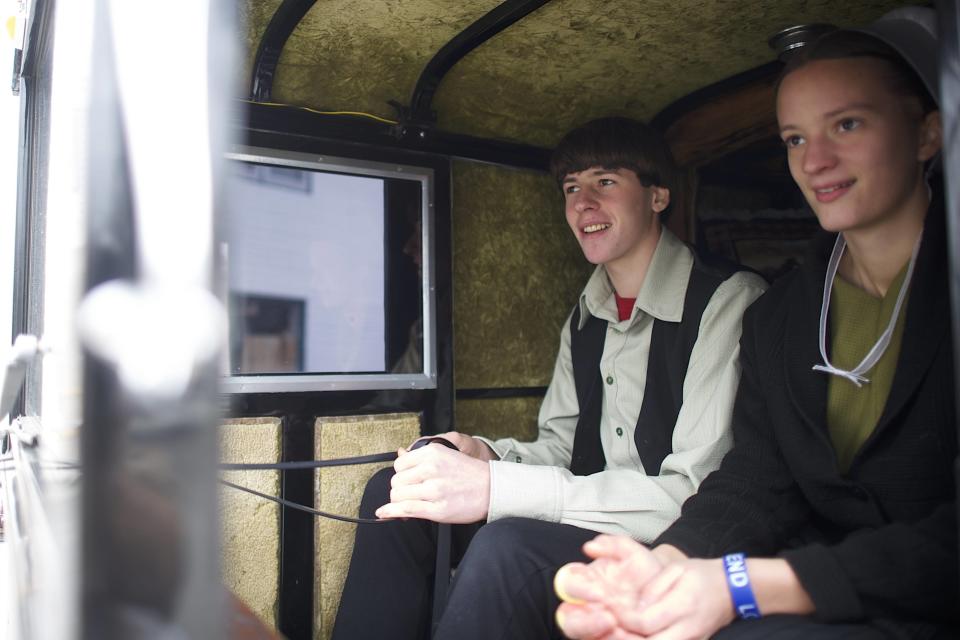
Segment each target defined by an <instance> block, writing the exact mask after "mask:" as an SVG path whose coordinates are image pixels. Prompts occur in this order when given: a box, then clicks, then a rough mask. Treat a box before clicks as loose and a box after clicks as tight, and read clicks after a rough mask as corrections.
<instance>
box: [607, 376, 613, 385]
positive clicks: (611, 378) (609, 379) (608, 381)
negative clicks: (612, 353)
mask: <svg viewBox="0 0 960 640" xmlns="http://www.w3.org/2000/svg"><path fill="white" fill-rule="evenodd" d="M607 384H613V376H607Z"/></svg>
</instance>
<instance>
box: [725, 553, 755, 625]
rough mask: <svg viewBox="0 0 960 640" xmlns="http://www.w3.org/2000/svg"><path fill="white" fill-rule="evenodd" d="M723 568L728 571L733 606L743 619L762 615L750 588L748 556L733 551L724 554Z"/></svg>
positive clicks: (728, 583)
mask: <svg viewBox="0 0 960 640" xmlns="http://www.w3.org/2000/svg"><path fill="white" fill-rule="evenodd" d="M723 570H724V571H726V573H727V585H728V586H729V587H730V597H731V598H732V599H733V608H734V610H735V611H736V612H737V616H739V617H740V618H741V619H743V620H749V619H750V618H759V617H760V607H758V606H757V599H756V598H755V597H754V596H753V589H751V588H750V576H748V575H747V556H746V555H744V554H742V553H731V554H728V555H725V556H723Z"/></svg>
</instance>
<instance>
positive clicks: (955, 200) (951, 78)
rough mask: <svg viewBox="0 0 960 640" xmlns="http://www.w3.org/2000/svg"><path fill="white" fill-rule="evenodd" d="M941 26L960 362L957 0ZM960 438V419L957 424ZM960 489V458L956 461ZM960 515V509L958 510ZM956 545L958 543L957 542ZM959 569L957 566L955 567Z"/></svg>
mask: <svg viewBox="0 0 960 640" xmlns="http://www.w3.org/2000/svg"><path fill="white" fill-rule="evenodd" d="M937 18H938V21H939V26H940V116H941V118H942V119H943V147H942V148H943V175H944V176H945V178H946V179H945V181H944V182H945V184H946V191H947V193H946V196H947V197H946V203H947V251H948V254H949V261H948V263H949V265H950V271H949V273H950V278H949V282H950V293H951V296H950V297H951V303H952V314H951V315H952V316H953V317H952V318H951V320H952V325H953V362H954V367H956V366H957V363H960V172H958V171H957V169H958V168H960V108H958V106H957V105H958V104H960V100H958V98H960V9H958V7H957V3H956V2H955V1H954V0H939V1H938V2H937ZM954 386H955V391H956V393H955V395H954V397H955V398H960V377H958V376H956V375H954ZM958 402H960V401H958ZM957 436H958V438H960V422H958V424H957ZM954 470H955V477H954V481H955V482H956V483H957V488H958V489H960V458H958V459H957V460H955V461H954ZM957 515H958V517H960V511H958V514H957ZM955 544H956V543H955ZM954 570H957V567H954Z"/></svg>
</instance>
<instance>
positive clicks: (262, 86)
mask: <svg viewBox="0 0 960 640" xmlns="http://www.w3.org/2000/svg"><path fill="white" fill-rule="evenodd" d="M316 2H317V0H283V4H281V5H280V6H279V7H278V8H277V11H276V13H274V14H273V17H272V18H271V19H270V24H268V25H267V30H266V31H265V32H264V34H263V38H261V40H260V46H259V47H258V48H257V55H256V57H255V58H254V59H253V78H252V80H251V84H250V98H251V99H252V100H256V101H258V102H269V101H270V95H271V93H272V92H273V79H274V77H275V76H276V72H277V62H279V60H280V52H282V51H283V47H284V45H286V44H287V39H288V38H289V37H290V34H292V33H293V30H294V29H296V28H297V25H298V24H300V21H301V20H303V16H305V15H307V11H309V10H310V8H311V7H312V6H313V5H314V4H316Z"/></svg>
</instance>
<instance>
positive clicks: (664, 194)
mask: <svg viewBox="0 0 960 640" xmlns="http://www.w3.org/2000/svg"><path fill="white" fill-rule="evenodd" d="M651 191H653V202H652V203H651V206H652V207H653V210H654V211H655V212H657V213H662V212H663V210H664V209H666V208H667V207H668V206H670V189H667V188H666V187H658V186H653V187H651Z"/></svg>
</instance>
